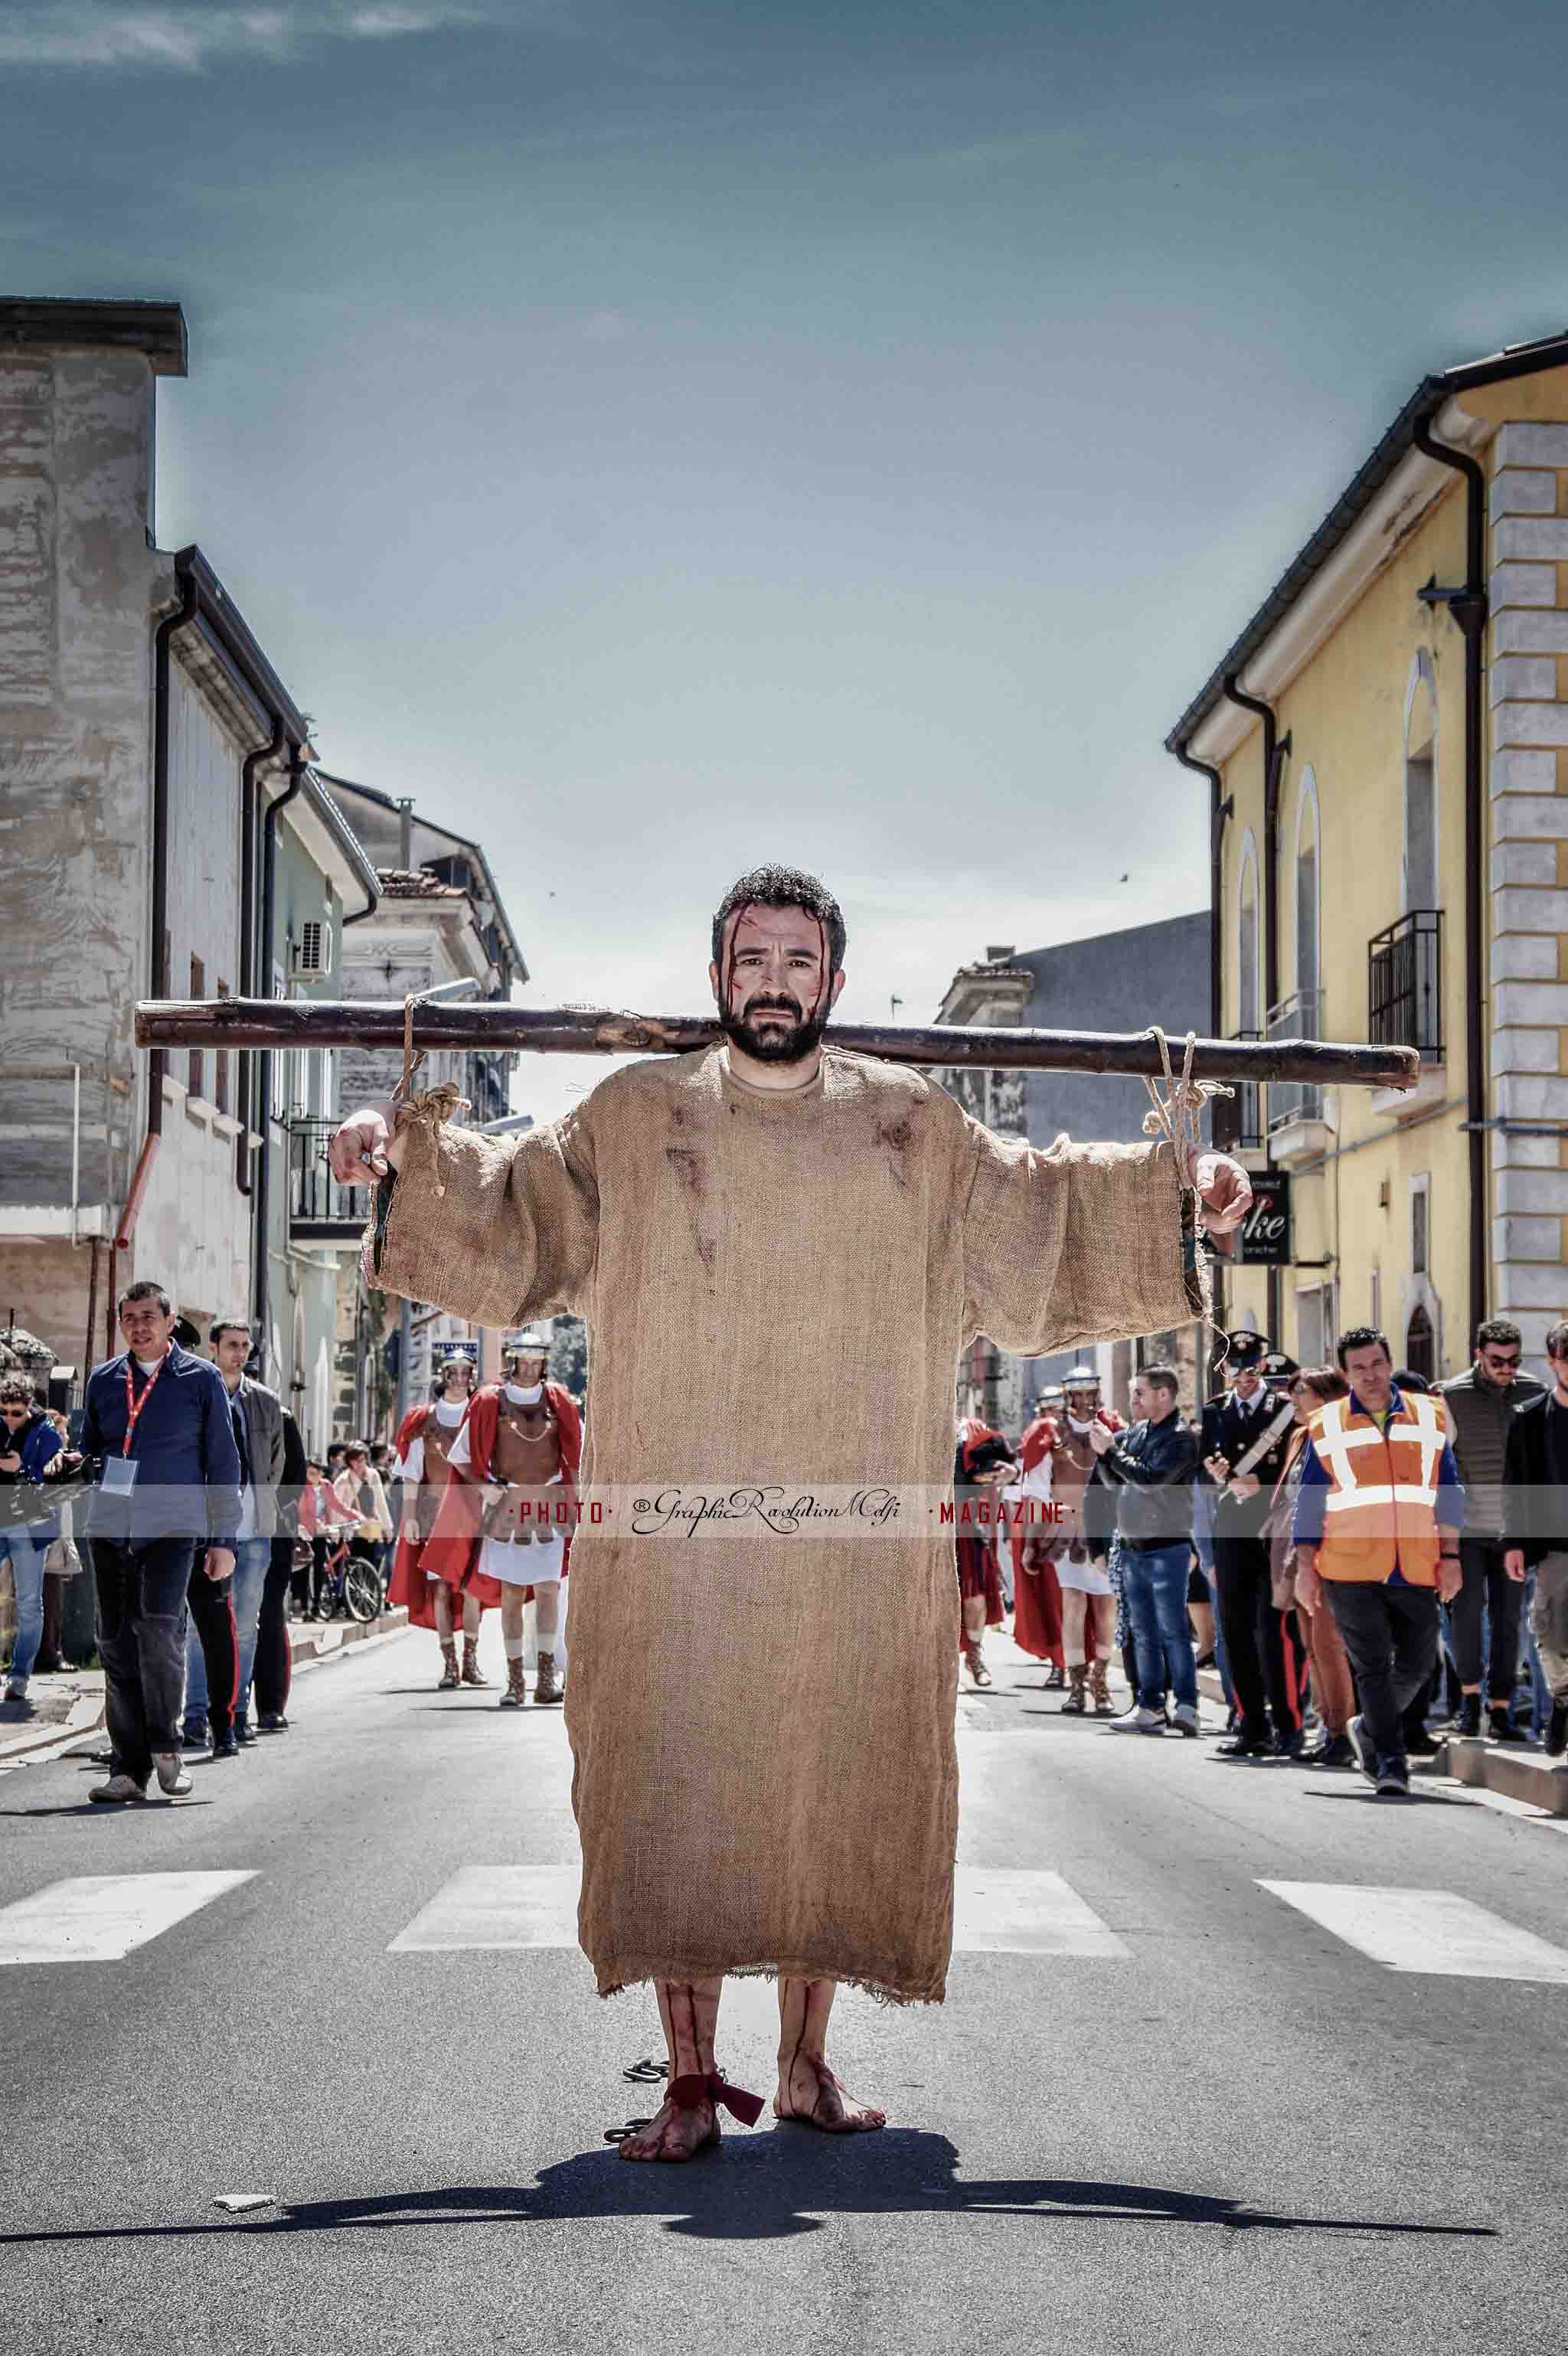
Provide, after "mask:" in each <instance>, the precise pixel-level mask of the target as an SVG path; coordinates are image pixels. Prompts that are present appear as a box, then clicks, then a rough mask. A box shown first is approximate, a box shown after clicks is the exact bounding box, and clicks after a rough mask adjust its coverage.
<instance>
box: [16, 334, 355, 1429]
mask: <svg viewBox="0 0 1568 2356" xmlns="http://www.w3.org/2000/svg"><path fill="white" fill-rule="evenodd" d="M185 372H186V332H185V321H184V318H183V316H182V315H181V312H180V309H179V306H178V305H177V304H173V303H116V302H83V303H77V302H49V301H9V302H4V303H0V800H3V805H4V815H5V837H4V852H3V856H0V939H3V940H4V943H5V949H4V955H3V956H0V1092H3V1093H0V1307H4V1308H5V1311H6V1312H9V1311H10V1310H11V1308H12V1306H13V1304H14V1305H15V1312H16V1316H17V1317H18V1318H19V1319H21V1320H23V1321H25V1323H27V1326H28V1327H30V1328H31V1329H32V1330H33V1331H34V1332H36V1333H37V1334H38V1335H40V1336H41V1337H42V1338H43V1339H44V1340H45V1341H46V1342H47V1343H48V1346H49V1347H50V1349H51V1350H52V1351H53V1352H54V1353H55V1355H56V1359H57V1361H59V1364H58V1365H57V1366H56V1369H55V1375H56V1379H57V1382H60V1381H63V1379H64V1376H65V1374H66V1371H67V1370H69V1372H70V1375H71V1380H72V1385H73V1387H74V1388H75V1389H76V1391H77V1393H78V1395H80V1380H81V1376H82V1374H83V1373H84V1372H85V1370H86V1368H87V1367H89V1366H91V1365H92V1364H93V1363H94V1362H95V1361H96V1360H98V1359H100V1358H101V1357H102V1356H104V1355H107V1354H108V1353H109V1352H111V1351H112V1349H114V1348H115V1347H117V1346H118V1344H117V1342H116V1338H115V1330H114V1301H115V1297H116V1295H117V1293H118V1292H120V1291H121V1290H123V1288H124V1287H125V1285H126V1284H128V1283H129V1282H131V1281H132V1280H133V1279H135V1278H137V1277H154V1278H156V1279H158V1280H161V1281H162V1282H163V1283H164V1284H165V1285H166V1286H167V1288H168V1290H169V1291H170V1293H171V1295H172V1297H173V1300H174V1304H175V1307H176V1310H178V1311H180V1312H182V1313H184V1314H185V1315H187V1316H188V1317H190V1318H191V1319H192V1320H193V1321H194V1322H195V1323H196V1324H197V1326H198V1327H199V1328H201V1329H202V1330H203V1332H205V1330H206V1327H207V1325H208V1323H210V1321H211V1320H212V1319H214V1318H216V1317H219V1316H239V1317H245V1316H249V1317H251V1319H252V1321H253V1322H254V1323H256V1325H257V1326H258V1328H259V1331H260V1333H261V1355H262V1358H263V1363H264V1373H265V1378H266V1379H267V1380H268V1381H269V1382H271V1383H274V1384H277V1385H279V1386H280V1387H281V1388H282V1390H283V1395H284V1397H285V1398H286V1399H288V1400H289V1401H290V1403H291V1404H292V1405H293V1406H294V1407H295V1408H296V1410H297V1411H298V1412H299V1414H300V1420H301V1422H302V1426H303V1427H304V1429H305V1430H306V1432H307V1436H308V1437H309V1438H310V1439H311V1440H313V1441H314V1442H315V1443H316V1444H321V1443H322V1442H323V1441H324V1440H325V1410H326V1408H327V1405H328V1395H327V1394H328V1386H327V1382H326V1379H325V1377H326V1373H327V1369H328V1366H329V1362H330V1348H331V1334H332V1325H333V1319H334V1314H335V1306H336V1265H335V1262H334V1261H333V1259H332V1258H330V1256H325V1257H324V1256H323V1255H321V1254H319V1253H317V1252H316V1251H315V1250H314V1249H312V1248H310V1247H309V1246H308V1245H307V1244H299V1245H298V1246H297V1248H296V1242H295V1240H294V1239H293V1238H291V1236H290V1232H289V1199H288V1184H287V1157H288V1151H289V1141H288V1131H287V1126H286V1111H287V1108H286V1107H285V1106H283V1105H282V1104H281V1103H280V1102H279V1101H278V1099H277V1098H275V1097H273V1095H272V1090H273V1085H274V1082H275V1077H276V1067H277V1066H282V1065H283V1063H285V1062H286V1061H287V1060H289V1059H285V1058H278V1059H273V1060H274V1071H273V1073H272V1074H269V1071H268V1068H267V1066H268V1059H267V1058H266V1057H264V1056H261V1055H233V1054H230V1053H229V1052H228V1051H226V1050H218V1051H214V1050H205V1051H204V1050H202V1049H200V1048H192V1049H190V1050H189V1051H186V1050H181V1051H179V1052H178V1053H177V1054H176V1053H165V1054H156V1055H142V1054H140V1053H138V1051H137V1049H136V1047H135V1044H134V1041H133V1008H134V1005H135V1001H137V1000H138V999H140V998H185V997H197V998H210V997H216V996H221V995H223V994H224V993H226V992H232V993H249V994H261V995H265V994H266V993H267V991H268V989H269V986H271V987H272V989H273V990H276V991H281V992H282V993H284V994H292V993H294V992H298V991H309V992H315V991H319V990H320V988H321V986H322V982H323V980H324V979H325V974H326V973H327V972H328V971H329V970H330V969H331V966H332V963H333V960H334V958H336V956H337V954H338V947H339V944H340V942H341V938H342V928H343V925H344V922H345V918H346V916H347V917H348V918H350V919H351V918H352V915H353V912H354V911H356V910H358V911H360V912H364V911H366V910H368V909H369V908H371V907H373V906H374V905H375V904H376V900H377V897H378V895H379V884H378V882H377V878H376V874H375V872H374V870H373V868H372V867H371V866H370V864H369V862H368V860H367V858H366V856H365V853H364V851H362V850H361V848H360V846H359V844H358V843H357V841H356V840H355V837H354V834H353V832H352V830H351V829H350V828H349V827H348V825H347V822H346V820H345V819H344V818H343V815H342V813H341V811H340V810H339V809H337V808H336V806H335V804H334V802H333V800H332V798H331V796H330V795H329V794H328V793H327V792H326V791H325V788H324V787H322V785H321V783H320V780H319V778H318V777H317V776H315V774H314V771H313V767H312V761H313V754H312V747H311V744H310V742H309V730H310V723H309V722H308V720H307V719H306V717H305V715H304V713H303V712H301V711H300V710H299V708H298V705H297V704H296V702H295V701H294V700H293V697H292V696H291V695H290V693H289V692H288V691H287V690H286V689H285V688H284V686H283V682H282V681H281V680H280V679H279V678H278V676H277V674H276V672H275V671H274V669H272V665H271V663H270V662H269V661H268V659H267V658H266V656H265V654H264V653H263V652H262V650H261V647H260V646H259V644H258V643H257V641H256V639H255V637H253V636H252V634H251V630H250V629H249V627H248V626H247V625H246V623H245V620H244V617H243V616H241V615H240V613H239V612H238V611H237V609H236V608H235V606H234V605H233V602H232V600H231V599H230V598H229V595H228V594H227V593H226V591H225V590H224V588H223V585H222V584H221V582H220V581H219V579H218V577H217V575H216V574H215V573H214V572H213V571H212V568H211V567H210V565H209V564H208V562H207V561H206V559H205V558H204V557H203V555H202V553H201V552H200V550H199V549H197V548H194V547H192V548H186V549H182V550H181V551H179V552H178V553H177V554H175V555H172V556H171V555H168V554H165V553H164V552H161V551H159V550H158V549H156V548H155V547H154V545H153V544H152V540H151V535H150V526H151V522H152V517H153V473H154V462H155V391H156V383H157V380H158V378H159V377H160V376H183V375H184V374H185ZM269 976H270V977H271V982H270V983H269ZM302 1060H303V1059H302ZM299 1086H300V1087H301V1088H302V1089H303V1090H304V1092H305V1094H306V1096H307V1097H309V1096H310V1095H311V1094H312V1092H314V1095H315V1100H317V1101H321V1102H325V1099H326V1098H327V1097H328V1096H329V1095H330V1081H329V1079H328V1078H327V1077H326V1076H325V1075H324V1073H323V1072H322V1071H321V1069H320V1068H319V1067H318V1068H317V1069H316V1070H315V1072H314V1073H312V1074H305V1075H303V1076H301V1079H300V1081H299ZM269 1098H272V1102H269ZM274 1116H281V1117H274Z"/></svg>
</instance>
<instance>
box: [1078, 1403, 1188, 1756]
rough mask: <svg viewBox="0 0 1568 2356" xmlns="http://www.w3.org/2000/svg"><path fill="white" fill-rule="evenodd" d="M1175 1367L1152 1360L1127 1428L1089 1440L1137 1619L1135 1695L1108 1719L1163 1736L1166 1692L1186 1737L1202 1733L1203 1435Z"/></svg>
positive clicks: (1132, 1616)
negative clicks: (1198, 1577)
mask: <svg viewBox="0 0 1568 2356" xmlns="http://www.w3.org/2000/svg"><path fill="white" fill-rule="evenodd" d="M1178 1390H1179V1377H1178V1376H1177V1373H1176V1369H1175V1367H1174V1366H1146V1367H1145V1368H1144V1370H1143V1372H1142V1373H1141V1374H1140V1375H1139V1376H1137V1378H1136V1381H1135V1382H1134V1384H1133V1413H1134V1415H1135V1416H1136V1418H1137V1419H1138V1420H1137V1421H1136V1423H1135V1424H1134V1425H1133V1427H1132V1429H1131V1430H1130V1431H1117V1432H1112V1431H1107V1430H1104V1427H1103V1426H1099V1425H1096V1427H1095V1429H1094V1430H1093V1431H1092V1432H1091V1433H1090V1435H1089V1445H1090V1446H1091V1448H1093V1451H1094V1453H1095V1454H1096V1455H1097V1456H1098V1458H1099V1459H1100V1466H1101V1472H1102V1474H1103V1476H1104V1479H1105V1480H1106V1481H1108V1482H1109V1483H1111V1484H1112V1486H1113V1487H1114V1488H1115V1492H1116V1535H1117V1537H1118V1538H1119V1539H1120V1541H1121V1544H1120V1549H1119V1551H1120V1558H1121V1567H1122V1588H1123V1592H1124V1594H1125V1598H1126V1606H1127V1617H1128V1619H1129V1621H1130V1622H1131V1623H1132V1631H1133V1653H1134V1658H1135V1660H1136V1665H1137V1673H1138V1689H1137V1697H1136V1700H1135V1702H1134V1704H1133V1707H1132V1708H1131V1709H1129V1710H1128V1711H1126V1712H1125V1715H1124V1716H1123V1717H1121V1718H1115V1719H1112V1720H1111V1724H1112V1726H1113V1727H1114V1728H1115V1729H1116V1730H1118V1731H1119V1732H1121V1733H1124V1734H1163V1733H1164V1732H1165V1730H1166V1726H1167V1719H1166V1714H1165V1694H1166V1688H1167V1687H1169V1689H1170V1694H1171V1699H1172V1709H1171V1715H1170V1720H1169V1723H1170V1724H1171V1725H1173V1726H1174V1727H1175V1728H1176V1730H1177V1731H1178V1732H1179V1733H1180V1734H1184V1735H1188V1736H1193V1737H1195V1736H1196V1735H1197V1734H1198V1733H1199V1731H1200V1728H1199V1719H1198V1663H1197V1657H1196V1655H1195V1654H1194V1652H1193V1648H1192V1625H1191V1622H1190V1621H1189V1619H1188V1616H1187V1575H1188V1569H1189V1564H1190V1562H1191V1560H1192V1488H1191V1482H1192V1475H1193V1472H1194V1471H1195V1469H1196V1467H1197V1463H1198V1435H1197V1433H1196V1432H1195V1431H1193V1430H1191V1428H1190V1427H1189V1425H1187V1424H1185V1423H1184V1422H1183V1421H1182V1419H1181V1418H1180V1416H1179V1414H1178V1413H1177V1398H1178Z"/></svg>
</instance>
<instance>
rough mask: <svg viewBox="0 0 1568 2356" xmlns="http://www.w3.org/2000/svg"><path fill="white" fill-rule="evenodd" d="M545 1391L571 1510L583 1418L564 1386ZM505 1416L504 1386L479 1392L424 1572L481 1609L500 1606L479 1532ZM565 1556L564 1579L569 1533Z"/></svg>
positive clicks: (426, 1552)
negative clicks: (482, 1558) (464, 1452)
mask: <svg viewBox="0 0 1568 2356" xmlns="http://www.w3.org/2000/svg"><path fill="white" fill-rule="evenodd" d="M544 1388H545V1397H546V1398H548V1399H549V1403H550V1407H551V1408H552V1409H553V1410H554V1413H555V1419H556V1421H557V1423H558V1424H559V1425H560V1469H561V1473H562V1476H563V1477H562V1484H561V1497H562V1502H563V1503H564V1504H565V1505H567V1506H568V1508H569V1509H570V1507H571V1505H572V1504H573V1503H574V1501H575V1499H576V1495H577V1475H578V1472H579V1471H580V1469H581V1463H582V1418H581V1415H579V1413H578V1411H577V1401H576V1400H575V1399H574V1398H572V1396H571V1392H570V1391H569V1390H566V1389H564V1388H563V1387H562V1386H561V1385H560V1383H546V1385H545V1387H544ZM500 1411H501V1385H500V1384H499V1383H486V1384H485V1388H484V1389H483V1390H481V1391H475V1394H474V1397H473V1398H471V1399H470V1400H469V1402H468V1413H467V1416H466V1417H465V1418H464V1429H465V1430H466V1431H467V1433H468V1460H469V1461H468V1462H467V1463H466V1464H465V1465H463V1466H462V1467H461V1468H460V1469H459V1470H458V1471H456V1472H453V1477H452V1479H451V1480H450V1481H449V1482H448V1483H447V1484H446V1488H445V1490H444V1492H443V1496H442V1500H441V1505H440V1506H439V1508H438V1509H437V1512H436V1516H435V1527H434V1529H433V1530H432V1532H431V1535H430V1537H428V1538H427V1539H426V1540H425V1544H424V1551H423V1568H424V1570H425V1572H426V1575H427V1577H428V1575H429V1574H430V1573H431V1572H432V1571H433V1572H434V1573H435V1575H436V1577H437V1578H438V1579H444V1580H446V1582H447V1584H448V1585H449V1586H451V1587H460V1588H462V1590H463V1591H464V1594H465V1595H477V1596H478V1598H479V1600H480V1602H481V1605H484V1604H487V1603H499V1601H501V1587H500V1582H499V1581H498V1580H494V1579H487V1578H486V1577H485V1573H484V1572H483V1571H482V1570H480V1569H479V1568H478V1562H479V1547H480V1540H481V1538H482V1537H483V1535H484V1533H483V1531H482V1530H481V1528H480V1526H479V1520H480V1512H481V1508H482V1506H483V1503H484V1500H483V1497H482V1494H481V1489H482V1484H483V1483H485V1482H486V1481H487V1480H488V1479H489V1477H490V1462H491V1459H492V1457H493V1456H494V1454H495V1450H496V1428H497V1425H498V1423H499V1420H500ZM564 1555H565V1559H564V1561H563V1563H562V1565H561V1577H562V1578H563V1579H564V1578H565V1576H566V1574H567V1572H568V1571H569V1570H570V1569H571V1536H570V1533H569V1534H568V1536H567V1539H566V1545H565V1548H564ZM532 1592H533V1590H532V1589H531V1588H529V1589H528V1590H526V1592H525V1598H524V1600H525V1601H527V1597H528V1595H531V1594H532Z"/></svg>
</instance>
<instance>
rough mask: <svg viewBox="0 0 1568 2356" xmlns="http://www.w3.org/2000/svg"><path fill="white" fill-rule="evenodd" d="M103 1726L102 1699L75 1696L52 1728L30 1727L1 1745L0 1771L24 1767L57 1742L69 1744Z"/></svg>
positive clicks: (96, 1696)
mask: <svg viewBox="0 0 1568 2356" xmlns="http://www.w3.org/2000/svg"><path fill="white" fill-rule="evenodd" d="M102 1724H103V1696H102V1695H101V1693H82V1694H78V1695H77V1697H76V1699H75V1700H74V1701H73V1702H72V1704H71V1706H70V1708H69V1711H68V1712H67V1713H66V1715H65V1717H64V1718H60V1719H55V1720H54V1721H53V1722H52V1723H51V1724H48V1725H44V1726H33V1727H29V1728H28V1729H27V1732H26V1733H25V1734H18V1735H16V1736H15V1737H14V1738H13V1739H12V1740H10V1741H8V1742H0V1767H12V1766H25V1765H26V1764H27V1761H28V1760H29V1759H30V1758H31V1757H32V1755H33V1753H34V1752H35V1751H48V1750H49V1749H51V1748H52V1746H53V1745H54V1744H55V1743H57V1742H72V1741H74V1740H75V1739H76V1737H77V1736H78V1735H79V1734H93V1733H96V1731H97V1730H98V1729H99V1728H100V1727H101V1725H102Z"/></svg>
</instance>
